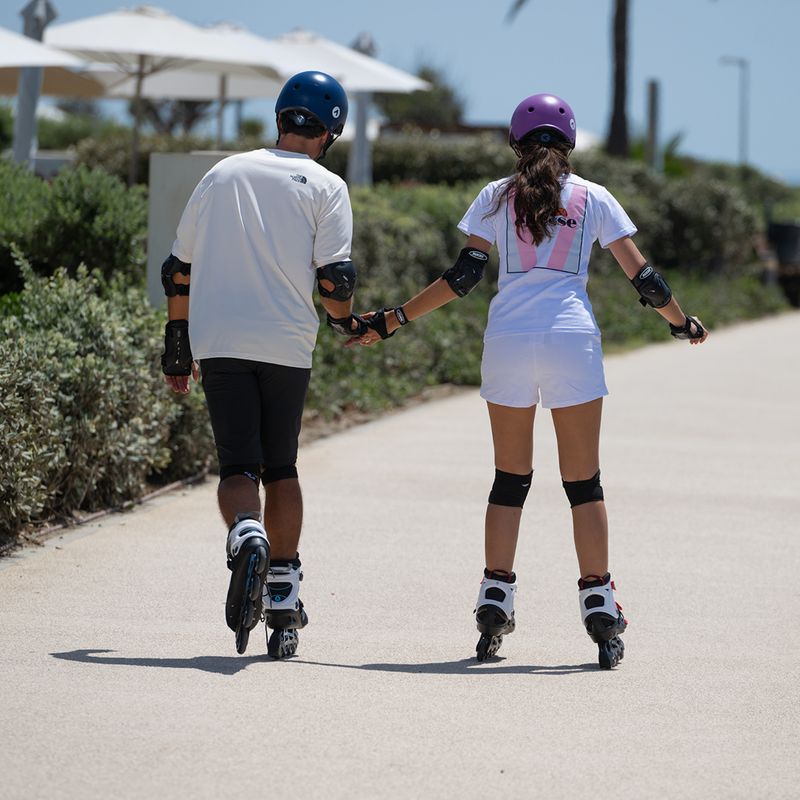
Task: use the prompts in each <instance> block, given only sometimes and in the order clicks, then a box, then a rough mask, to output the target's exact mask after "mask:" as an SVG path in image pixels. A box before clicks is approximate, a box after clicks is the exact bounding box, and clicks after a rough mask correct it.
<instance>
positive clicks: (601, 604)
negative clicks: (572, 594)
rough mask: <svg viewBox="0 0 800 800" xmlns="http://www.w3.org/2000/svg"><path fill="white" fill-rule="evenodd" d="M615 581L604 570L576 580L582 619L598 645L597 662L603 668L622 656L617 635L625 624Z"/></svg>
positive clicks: (616, 662)
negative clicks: (617, 599)
mask: <svg viewBox="0 0 800 800" xmlns="http://www.w3.org/2000/svg"><path fill="white" fill-rule="evenodd" d="M614 588H615V587H614V582H613V581H612V580H611V575H610V574H609V573H606V574H605V575H604V576H603V577H602V578H598V577H595V576H594V575H590V576H588V577H587V578H586V579H584V578H581V579H580V580H579V581H578V598H579V600H580V606H581V619H582V620H583V624H584V626H585V627H586V632H587V633H588V634H589V636H591V637H592V641H593V642H595V643H596V644H597V647H598V663H599V664H600V666H601V667H602V668H603V669H611V668H612V667H616V666H617V664H618V663H619V662H620V660H621V659H622V657H623V656H624V655H625V645H624V644H623V643H622V639H620V638H619V637H620V634H621V633H623V631H624V630H625V628H627V627H628V620H626V619H625V615H624V614H623V613H622V607H621V606H620V605H619V603H617V602H616V601H615V600H614Z"/></svg>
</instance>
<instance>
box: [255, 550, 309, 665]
mask: <svg viewBox="0 0 800 800" xmlns="http://www.w3.org/2000/svg"><path fill="white" fill-rule="evenodd" d="M301 580H303V573H302V571H301V569H300V559H299V558H293V559H275V560H274V561H273V562H272V564H271V565H270V568H269V573H268V575H267V581H266V583H265V584H264V590H263V595H262V601H263V613H264V620H265V622H266V628H267V631H266V632H267V654H268V655H269V656H270V657H271V658H289V657H290V656H293V655H294V654H295V653H296V652H297V645H298V643H299V640H300V635H299V633H298V631H299V630H300V628H304V627H305V626H306V625H307V624H308V616H307V615H306V612H305V610H304V608H303V601H302V600H301V599H300V597H299V594H300V581H301ZM270 628H271V629H272V633H271V634H270Z"/></svg>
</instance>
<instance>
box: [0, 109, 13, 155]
mask: <svg viewBox="0 0 800 800" xmlns="http://www.w3.org/2000/svg"><path fill="white" fill-rule="evenodd" d="M13 141H14V115H13V114H12V113H11V106H7V105H0V153H2V152H3V150H5V149H6V148H8V147H11V143H12V142H13Z"/></svg>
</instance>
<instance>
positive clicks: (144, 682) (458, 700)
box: [0, 313, 800, 800]
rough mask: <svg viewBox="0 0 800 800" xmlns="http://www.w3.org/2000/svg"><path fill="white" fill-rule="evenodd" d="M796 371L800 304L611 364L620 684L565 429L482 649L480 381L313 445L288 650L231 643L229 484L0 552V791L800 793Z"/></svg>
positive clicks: (542, 444) (608, 448)
mask: <svg viewBox="0 0 800 800" xmlns="http://www.w3.org/2000/svg"><path fill="white" fill-rule="evenodd" d="M391 344H392V343H390V344H389V346H391ZM799 355H800V314H798V313H792V314H786V315H784V316H780V317H778V318H775V319H772V320H769V321H765V322H759V323H755V324H749V325H743V326H739V327H736V328H732V329H729V330H726V331H722V332H719V333H716V334H715V335H713V337H712V338H711V339H709V341H708V343H707V344H705V345H704V346H702V347H699V348H691V349H690V348H689V347H688V346H686V345H685V343H677V342H672V341H668V342H665V343H664V344H662V345H657V346H653V347H648V348H646V349H643V350H640V351H637V352H634V353H631V354H628V355H624V356H618V357H613V358H609V359H608V363H607V373H608V382H609V386H610V389H611V392H612V394H611V397H610V398H609V399H608V401H607V404H606V417H605V425H604V451H603V483H604V486H605V490H606V496H607V500H608V510H609V516H610V519H611V525H612V566H613V572H614V574H615V577H616V580H617V586H618V598H619V599H620V601H621V602H622V604H623V605H624V607H625V610H626V612H627V615H628V617H629V619H630V620H631V624H630V627H629V629H628V632H627V634H626V637H625V641H626V643H627V651H626V653H627V655H626V658H625V660H624V661H623V662H622V664H621V665H620V667H619V668H618V669H616V670H613V671H611V672H605V671H600V670H599V669H597V667H596V665H595V659H596V648H595V646H594V645H593V644H592V643H591V642H590V640H589V639H588V637H587V636H586V635H585V633H584V632H583V629H582V627H581V624H580V619H579V614H578V608H577V599H576V595H577V588H576V585H575V580H576V578H577V573H576V565H575V561H574V555H573V552H572V544H571V535H570V529H569V511H568V507H567V504H566V500H565V498H564V496H563V492H562V490H561V486H560V481H559V478H558V472H557V468H556V461H555V447H554V440H553V435H552V428H551V425H550V421H549V415H548V414H547V413H546V412H540V417H539V420H538V422H537V428H536V436H537V455H536V475H535V480H534V488H533V489H532V491H531V495H530V496H529V499H528V506H527V508H526V513H525V517H524V520H523V532H522V538H521V546H520V553H519V558H518V564H517V573H518V576H519V595H518V603H517V619H518V624H517V632H516V633H514V634H513V636H511V637H508V638H507V639H506V642H505V643H504V645H503V649H502V650H501V653H500V655H501V656H502V658H498V659H495V660H494V661H492V662H490V663H485V664H481V665H479V664H477V663H476V661H475V660H474V658H473V653H474V647H475V643H476V641H477V634H476V631H475V628H474V621H473V618H472V614H471V612H472V608H473V604H474V601H475V597H476V595H477V589H478V581H479V579H480V574H481V568H482V565H483V561H482V524H483V511H484V503H485V498H486V496H487V493H488V489H489V485H490V483H491V479H492V474H493V473H492V462H491V451H490V447H489V430H488V423H487V419H486V413H485V408H484V406H483V404H482V402H481V401H480V399H479V397H478V395H477V393H475V392H468V393H465V394H463V395H460V396H457V397H455V398H452V399H448V400H444V401H441V402H436V403H431V404H427V405H423V406H420V407H417V408H414V409H413V410H410V411H407V412H404V413H401V414H396V415H391V416H388V417H385V418H383V419H382V420H380V421H377V422H374V423H371V424H368V425H365V426H363V427H359V428H356V429H352V430H350V431H348V432H346V433H343V434H340V435H336V436H334V437H331V438H329V439H326V440H322V441H318V442H316V443H315V444H313V445H310V446H308V447H307V448H306V449H305V451H304V452H303V454H302V458H301V463H300V469H301V476H302V481H303V487H304V490H305V495H306V502H307V516H306V524H305V533H304V539H303V544H302V556H303V561H304V564H305V568H306V580H305V582H304V591H303V596H304V599H305V602H306V605H307V608H308V611H309V614H310V617H311V624H310V625H309V627H308V628H306V629H305V631H303V633H302V636H301V649H300V653H299V655H298V657H297V658H295V659H293V660H291V661H287V662H274V661H270V660H268V659H267V658H266V656H265V655H264V653H265V647H264V641H263V638H262V634H261V633H260V632H259V631H258V630H256V631H254V632H253V635H252V637H251V640H250V648H249V650H248V652H247V654H246V655H245V656H242V657H240V656H237V655H236V653H235V650H234V643H233V635H232V634H231V633H230V632H229V631H228V629H227V628H226V627H225V624H224V619H223V603H224V597H225V592H226V588H227V570H226V569H225V566H224V532H223V530H222V526H221V524H220V522H219V520H218V518H217V515H216V511H215V506H214V491H215V487H214V486H213V485H212V484H211V483H209V484H206V485H204V486H201V487H199V488H197V489H192V490H187V491H184V492H180V493H176V494H173V495H169V496H164V497H161V498H159V499H157V500H155V501H153V502H151V503H149V504H147V505H146V506H144V507H142V508H140V509H138V510H136V511H135V512H132V513H128V514H123V515H115V516H112V517H108V518H106V519H104V520H102V521H100V522H98V523H96V524H93V525H90V526H87V527H86V528H84V529H80V530H78V531H75V532H71V533H68V534H65V535H64V536H63V537H60V538H57V539H53V540H51V541H50V542H48V543H47V545H46V546H44V547H43V548H40V549H33V550H32V549H28V550H26V551H24V552H22V553H21V554H18V555H15V556H13V557H11V558H8V559H5V560H3V561H2V562H0V676H2V684H1V686H0V796H2V797H3V798H5V800H12V798H14V799H16V798H26V799H27V798H45V797H46V798H48V800H57V798H145V797H148V798H149V797H158V798H163V797H169V798H183V797H191V798H197V799H199V798H219V797H223V796H225V797H232V798H244V797H248V798H254V797H277V798H288V797H291V798H428V797H430V798H482V797H487V796H489V795H490V794H493V793H495V792H496V793H497V794H498V796H505V797H520V798H528V797H530V798H548V799H549V798H582V797H592V796H597V795H600V796H603V797H608V798H613V800H618V799H619V798H651V797H660V798H723V797H724V798H726V800H729V799H730V798H753V797H755V798H796V797H798V795H799V794H800V788H798V786H800V766H799V765H800V757H799V755H798V731H800V712H799V711H798V699H800V698H799V697H798V694H799V691H798V686H800V668H798V664H799V663H800V621H799V620H800V603H799V602H798V600H799V599H800V597H799V596H800V591H799V590H798V586H800V557H799V556H800V537H799V536H798V526H799V525H800V513H799V512H800V457H799V453H798V449H799V448H800V402H798V398H800V357H798V356H799ZM343 357H346V356H343Z"/></svg>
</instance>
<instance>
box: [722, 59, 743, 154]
mask: <svg viewBox="0 0 800 800" xmlns="http://www.w3.org/2000/svg"><path fill="white" fill-rule="evenodd" d="M720 64H726V65H730V66H734V67H738V68H739V163H740V164H741V165H742V166H743V167H744V166H746V165H747V122H748V118H749V115H750V112H749V102H750V62H749V61H748V60H747V59H746V58H743V57H742V56H722V58H721V59H720Z"/></svg>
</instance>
